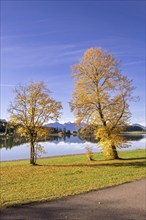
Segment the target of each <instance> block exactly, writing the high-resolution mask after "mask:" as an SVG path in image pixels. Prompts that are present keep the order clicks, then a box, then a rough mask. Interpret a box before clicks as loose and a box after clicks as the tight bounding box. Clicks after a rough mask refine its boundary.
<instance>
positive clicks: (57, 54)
mask: <svg viewBox="0 0 146 220" xmlns="http://www.w3.org/2000/svg"><path fill="white" fill-rule="evenodd" d="M90 47H102V48H103V49H107V50H109V51H110V52H111V53H113V54H114V55H115V57H116V59H117V60H121V61H122V63H121V67H120V68H121V70H122V72H123V74H125V75H127V76H128V77H129V78H130V79H132V80H133V84H134V86H135V87H136V89H135V92H134V94H135V95H138V96H139V97H140V101H139V102H137V103H131V104H130V110H131V112H132V118H131V123H135V122H137V123H141V124H145V119H146V118H145V95H144V94H145V1H143V0H137V1H132V0H130V1H126V0H125V1H122V0H121V1H118V0H117V1H110V0H109V1H89V0H88V1H83V0H82V1H75V0H74V1H41V0H40V1H35V0H34V1H33V0H32V1H24V0H23V1H21V0H20V1H14V0H13V1H4V0H3V1H1V113H0V118H6V119H8V114H7V108H8V105H9V103H10V101H12V100H13V93H12V89H13V88H14V86H16V85H18V84H19V83H22V84H24V83H29V82H30V81H32V80H33V81H40V80H43V81H44V82H45V84H46V85H47V86H48V88H49V89H50V90H51V91H52V97H53V98H55V99H56V100H58V101H61V102H62V104H63V108H64V109H63V115H62V118H61V119H60V122H67V121H73V120H74V117H73V115H72V113H71V112H70V108H69V105H68V102H69V101H70V98H71V95H72V92H73V88H74V83H73V79H72V78H71V76H70V75H71V68H70V67H71V66H72V65H73V64H75V63H78V62H79V60H80V58H81V57H82V56H83V53H84V52H85V51H86V50H87V49H88V48H90Z"/></svg>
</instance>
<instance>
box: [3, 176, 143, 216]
mask: <svg viewBox="0 0 146 220" xmlns="http://www.w3.org/2000/svg"><path fill="white" fill-rule="evenodd" d="M0 219H1V220H12V219H13V220H18V219H19V220H46V219H47V220H48V219H49V220H64V219H69V220H98V219H99V220H144V219H146V179H142V180H138V181H135V182H131V183H125V184H122V185H119V186H114V187H110V188H106V189H102V190H97V191H92V192H88V193H84V194H80V195H75V196H68V197H65V198H62V199H58V200H53V201H48V202H44V203H32V204H28V205H21V206H16V207H10V208H6V209H4V210H2V211H1V214H0Z"/></svg>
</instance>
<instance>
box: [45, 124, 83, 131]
mask: <svg viewBox="0 0 146 220" xmlns="http://www.w3.org/2000/svg"><path fill="white" fill-rule="evenodd" d="M46 126H47V127H51V128H60V129H63V128H66V130H70V131H78V130H79V128H81V126H79V127H77V126H76V125H75V123H72V122H66V123H64V124H61V123H59V122H54V123H49V124H46Z"/></svg>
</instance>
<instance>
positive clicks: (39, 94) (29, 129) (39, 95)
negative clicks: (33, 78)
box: [9, 82, 62, 165]
mask: <svg viewBox="0 0 146 220" xmlns="http://www.w3.org/2000/svg"><path fill="white" fill-rule="evenodd" d="M14 93H15V99H14V102H12V103H11V104H10V107H9V112H10V122H11V123H12V124H14V123H15V124H19V126H18V132H19V133H20V135H21V136H25V137H26V139H27V140H28V141H29V143H30V164H33V165H34V164H35V163H36V159H35V158H36V152H35V145H36V144H37V141H38V140H39V139H40V138H43V137H45V136H46V132H47V131H46V129H44V128H43V125H44V123H46V122H48V121H49V120H57V119H58V118H59V116H60V110H61V109H62V105H61V103H60V102H57V101H55V100H54V99H52V98H51V97H50V91H49V90H48V89H47V87H46V86H45V85H44V83H43V82H38V83H34V82H31V83H30V84H29V85H28V86H27V85H25V86H23V85H19V86H18V87H17V88H15V90H14Z"/></svg>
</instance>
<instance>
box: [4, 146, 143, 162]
mask: <svg viewBox="0 0 146 220" xmlns="http://www.w3.org/2000/svg"><path fill="white" fill-rule="evenodd" d="M136 150H137V151H138V150H146V148H138V149H131V150H128V149H127V150H121V149H120V150H119V151H118V152H125V151H136ZM102 153H103V152H102V151H101V152H95V153H94V152H93V154H95V155H98V154H102ZM83 155H84V156H86V152H85V153H80V154H64V155H56V156H47V157H40V158H38V159H37V160H41V159H49V158H59V157H70V156H83ZM29 160H30V158H27V159H18V160H4V161H0V163H7V162H19V161H20V162H21V161H29Z"/></svg>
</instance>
